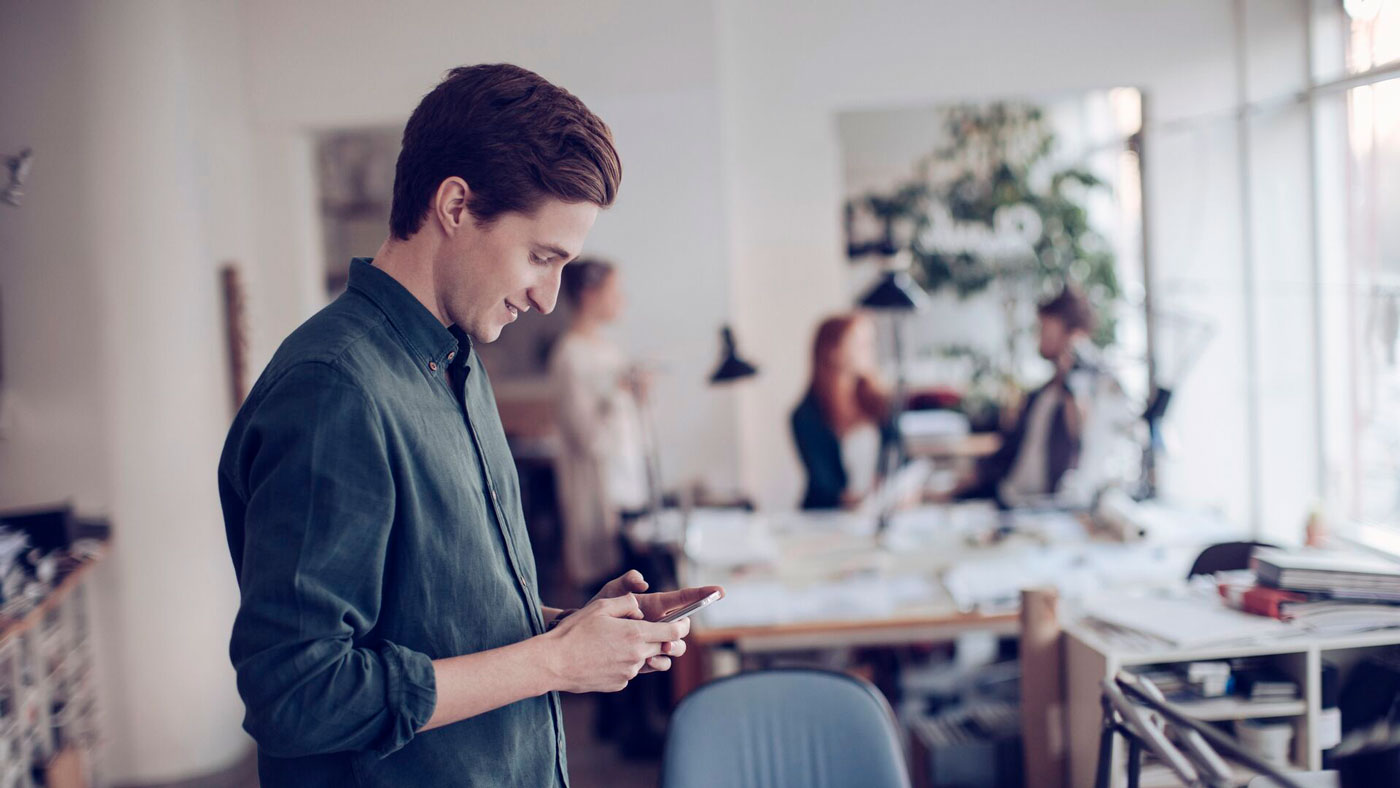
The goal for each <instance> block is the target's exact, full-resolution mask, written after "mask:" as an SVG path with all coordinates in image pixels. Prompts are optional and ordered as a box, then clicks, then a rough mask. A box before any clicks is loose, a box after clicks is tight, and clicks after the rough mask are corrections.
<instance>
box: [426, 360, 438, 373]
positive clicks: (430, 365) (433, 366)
mask: <svg viewBox="0 0 1400 788" xmlns="http://www.w3.org/2000/svg"><path fill="white" fill-rule="evenodd" d="M428 369H431V370H432V371H434V372H437V362H436V361H429V362H428Z"/></svg>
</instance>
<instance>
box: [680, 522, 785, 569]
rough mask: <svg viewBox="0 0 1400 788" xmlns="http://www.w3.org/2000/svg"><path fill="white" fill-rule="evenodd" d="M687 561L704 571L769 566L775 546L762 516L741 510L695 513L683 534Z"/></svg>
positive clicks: (776, 548)
mask: <svg viewBox="0 0 1400 788" xmlns="http://www.w3.org/2000/svg"><path fill="white" fill-rule="evenodd" d="M685 554H686V557H687V558H689V559H690V560H691V561H694V562H695V563H696V564H699V565H701V566H706V567H717V568H726V567H730V568H732V567H738V566H746V565H751V564H764V563H769V562H771V561H773V560H774V559H776V558H777V557H778V545H777V543H776V542H775V541H773V534H772V533H771V532H770V531H769V530H768V523H767V521H766V520H765V519H764V518H763V517H762V516H761V515H756V514H753V513H752V512H747V511H744V510H742V509H696V510H694V511H692V512H691V513H690V521H689V523H688V524H687V526H686V533H685Z"/></svg>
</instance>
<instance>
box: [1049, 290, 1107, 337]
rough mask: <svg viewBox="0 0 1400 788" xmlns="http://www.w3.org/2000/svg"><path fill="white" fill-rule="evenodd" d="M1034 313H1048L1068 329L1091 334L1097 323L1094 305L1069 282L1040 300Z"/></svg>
mask: <svg viewBox="0 0 1400 788" xmlns="http://www.w3.org/2000/svg"><path fill="white" fill-rule="evenodd" d="M1036 313H1037V314H1039V315H1040V316H1041V317H1045V316H1047V315H1048V316H1051V317H1057V318H1059V319H1060V321H1061V322H1062V323H1064V324H1065V328H1067V329H1069V330H1070V331H1075V330H1082V331H1084V332H1085V333H1088V334H1092V333H1094V328H1095V327H1096V326H1097V325H1098V319H1097V318H1096V317H1095V316H1094V307H1093V305H1091V304H1090V303H1089V299H1088V297H1087V296H1085V295H1084V293H1083V291H1081V290H1080V289H1079V288H1077V287H1075V286H1074V285H1070V284H1067V285H1065V286H1064V288H1063V289H1061V290H1060V292H1059V293H1057V294H1056V295H1055V296H1054V297H1052V298H1047V299H1045V300H1044V301H1041V302H1040V306H1039V307H1038V308H1037V309H1036Z"/></svg>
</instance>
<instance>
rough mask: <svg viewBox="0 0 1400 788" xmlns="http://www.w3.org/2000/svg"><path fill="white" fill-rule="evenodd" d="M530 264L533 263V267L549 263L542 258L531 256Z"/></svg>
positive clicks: (535, 255)
mask: <svg viewBox="0 0 1400 788" xmlns="http://www.w3.org/2000/svg"><path fill="white" fill-rule="evenodd" d="M530 262H532V263H534V264H535V265H547V264H548V263H549V260H548V259H546V258H544V257H540V256H539V255H537V254H531V255H530Z"/></svg>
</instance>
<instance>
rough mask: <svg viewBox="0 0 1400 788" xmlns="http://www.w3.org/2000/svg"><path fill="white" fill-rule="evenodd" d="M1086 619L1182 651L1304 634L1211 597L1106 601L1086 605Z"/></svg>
mask: <svg viewBox="0 0 1400 788" xmlns="http://www.w3.org/2000/svg"><path fill="white" fill-rule="evenodd" d="M1081 609H1082V612H1083V614H1084V615H1085V616H1087V617H1090V618H1093V619H1097V620H1099V621H1102V622H1105V623H1107V624H1109V625H1111V626H1113V627H1116V628H1119V629H1126V630H1131V631H1135V632H1140V633H1142V634H1145V635H1149V636H1151V637H1154V638H1157V639H1159V640H1162V641H1165V642H1167V643H1170V644H1171V645H1173V646H1175V647H1177V648H1202V647H1205V646H1219V645H1226V644H1235V643H1248V642H1252V641H1256V640H1261V639H1265V638H1270V637H1287V636H1290V635H1296V634H1298V633H1299V630H1298V628H1297V627H1293V626H1290V625H1288V624H1285V623H1283V622H1282V621H1276V620H1274V619H1272V618H1265V617H1264V616H1254V615H1250V614H1248V613H1242V612H1240V611H1238V610H1233V609H1231V608H1228V607H1226V606H1225V605H1224V604H1222V603H1220V601H1219V600H1218V599H1210V598H1206V597H1138V598H1134V597H1129V596H1124V595H1121V594H1115V595H1111V596H1110V595H1104V596H1099V597H1093V598H1090V599H1086V600H1084V601H1083V602H1082V607H1081Z"/></svg>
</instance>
